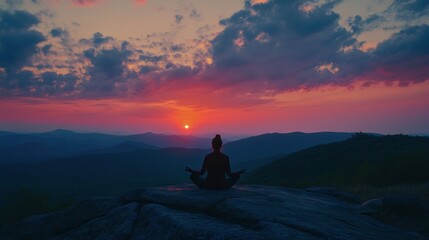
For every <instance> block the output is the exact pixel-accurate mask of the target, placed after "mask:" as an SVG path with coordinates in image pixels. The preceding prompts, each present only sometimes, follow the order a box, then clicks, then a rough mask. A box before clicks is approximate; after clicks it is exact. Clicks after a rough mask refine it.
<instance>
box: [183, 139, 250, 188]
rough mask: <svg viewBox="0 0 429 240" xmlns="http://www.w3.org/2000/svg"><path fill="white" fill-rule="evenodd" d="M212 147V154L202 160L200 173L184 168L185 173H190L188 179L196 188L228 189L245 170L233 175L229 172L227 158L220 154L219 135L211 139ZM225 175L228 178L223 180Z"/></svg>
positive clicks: (220, 141)
mask: <svg viewBox="0 0 429 240" xmlns="http://www.w3.org/2000/svg"><path fill="white" fill-rule="evenodd" d="M212 147H213V152H212V153H210V154H208V155H207V156H206V157H205V158H204V163H203V167H202V168H201V170H200V171H195V170H192V169H191V168H189V167H186V168H185V171H187V172H190V173H191V175H190V178H191V180H192V182H193V183H194V184H195V185H197V186H198V188H205V189H225V188H230V187H232V186H233V185H234V184H235V183H236V182H237V181H238V179H240V174H242V173H245V172H246V169H242V170H240V171H238V172H235V173H232V172H231V167H230V165H229V157H228V156H227V155H225V154H223V153H221V152H220V149H221V148H222V139H221V137H220V135H216V137H214V138H213V140H212ZM206 171H207V178H206V179H204V178H202V177H201V175H203V174H204V173H205V172H206ZM225 174H226V175H228V178H225Z"/></svg>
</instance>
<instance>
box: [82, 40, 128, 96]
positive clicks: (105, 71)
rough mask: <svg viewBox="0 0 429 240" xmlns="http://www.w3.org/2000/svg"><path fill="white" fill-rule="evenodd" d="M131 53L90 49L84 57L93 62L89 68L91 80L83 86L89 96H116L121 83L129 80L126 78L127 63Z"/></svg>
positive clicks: (118, 50) (115, 49)
mask: <svg viewBox="0 0 429 240" xmlns="http://www.w3.org/2000/svg"><path fill="white" fill-rule="evenodd" d="M130 54H131V52H130V51H129V50H124V49H117V48H113V49H101V50H99V51H97V50H96V49H94V48H92V49H88V50H86V51H85V52H84V56H85V57H86V58H87V59H88V60H89V61H90V62H91V66H90V67H88V68H87V74H88V75H89V76H90V79H89V80H88V81H86V82H85V83H84V84H83V87H84V90H85V93H86V94H88V95H94V94H95V95H97V94H100V93H101V94H115V93H117V91H118V88H120V87H121V83H124V82H125V81H126V80H127V79H126V76H125V73H126V70H125V63H126V62H127V60H128V57H129V56H130Z"/></svg>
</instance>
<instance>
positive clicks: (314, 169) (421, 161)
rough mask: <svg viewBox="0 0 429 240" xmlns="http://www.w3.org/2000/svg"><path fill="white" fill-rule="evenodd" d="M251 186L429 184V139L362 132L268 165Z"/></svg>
mask: <svg viewBox="0 0 429 240" xmlns="http://www.w3.org/2000/svg"><path fill="white" fill-rule="evenodd" d="M243 181H244V182H246V183H256V184H267V185H280V186H287V187H308V186H315V185H317V186H320V185H324V186H334V187H335V186H338V187H341V186H381V187H385V186H393V185H401V184H414V183H422V182H427V181H429V138H427V137H411V136H405V135H387V136H372V135H367V134H357V135H355V136H354V137H353V138H351V139H348V140H345V141H342V142H336V143H330V144H325V145H319V146H315V147H311V148H308V149H305V150H302V151H299V152H295V153H292V154H290V155H288V156H286V157H283V158H281V159H278V160H276V161H273V162H271V163H268V164H267V165H264V166H262V167H260V168H258V169H256V170H254V171H252V172H250V173H248V174H246V175H245V176H244V177H243Z"/></svg>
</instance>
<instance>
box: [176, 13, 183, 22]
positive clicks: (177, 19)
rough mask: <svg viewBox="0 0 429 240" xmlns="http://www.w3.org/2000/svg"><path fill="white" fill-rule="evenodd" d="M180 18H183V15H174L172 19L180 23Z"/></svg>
mask: <svg viewBox="0 0 429 240" xmlns="http://www.w3.org/2000/svg"><path fill="white" fill-rule="evenodd" d="M182 20H183V15H180V14H176V15H174V21H175V22H176V24H180V23H181V22H182Z"/></svg>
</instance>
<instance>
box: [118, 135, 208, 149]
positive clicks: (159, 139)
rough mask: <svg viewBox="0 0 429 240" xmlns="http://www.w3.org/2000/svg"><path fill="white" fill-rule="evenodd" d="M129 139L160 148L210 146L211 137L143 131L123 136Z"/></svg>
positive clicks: (204, 147)
mask: <svg viewBox="0 0 429 240" xmlns="http://www.w3.org/2000/svg"><path fill="white" fill-rule="evenodd" d="M125 138H126V139H127V140H130V141H137V142H143V143H146V144H149V145H153V146H157V147H160V148H166V147H181V148H201V149H209V148H211V145H210V144H211V139H209V138H202V137H194V136H190V135H164V134H155V133H143V134H136V135H128V136H126V137H125Z"/></svg>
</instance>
